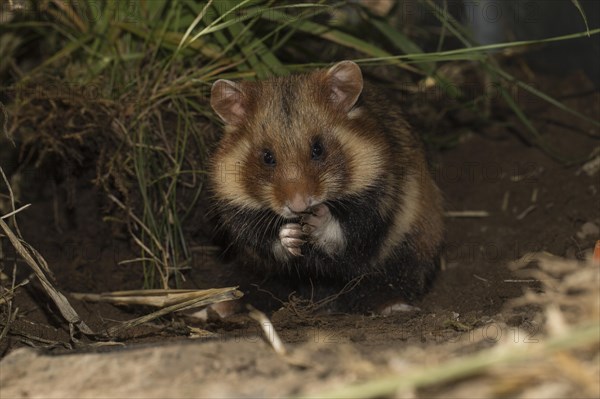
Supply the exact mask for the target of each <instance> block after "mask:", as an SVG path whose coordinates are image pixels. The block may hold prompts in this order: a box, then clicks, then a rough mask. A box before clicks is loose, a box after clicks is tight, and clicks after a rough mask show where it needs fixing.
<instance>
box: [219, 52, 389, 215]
mask: <svg viewBox="0 0 600 399" xmlns="http://www.w3.org/2000/svg"><path fill="white" fill-rule="evenodd" d="M362 90H363V79H362V73H361V71H360V68H359V67H358V65H356V64H355V63H354V62H351V61H342V62H340V63H338V64H335V65H334V66H333V67H331V68H330V69H328V70H317V71H314V72H312V73H310V74H305V75H293V76H288V77H282V78H275V79H271V80H265V81H259V82H232V81H228V80H218V81H216V82H215V83H214V84H213V87H212V92H211V100H210V103H211V106H212V108H213V109H214V111H215V112H216V113H217V115H219V117H220V118H221V119H222V120H223V122H224V123H225V131H224V134H223V138H222V139H221V141H220V143H219V146H218V149H217V150H216V152H215V153H214V154H213V156H212V160H211V180H212V186H213V190H214V195H215V197H216V200H217V201H219V202H221V203H223V204H229V205H235V206H240V207H243V208H246V209H259V210H264V209H266V208H268V209H270V210H272V211H273V212H275V213H276V214H278V215H280V216H282V217H283V218H295V217H297V216H298V215H299V214H301V213H304V212H307V211H309V210H310V208H312V207H314V206H316V205H318V204H321V203H324V202H327V201H334V200H336V199H340V198H343V197H344V196H348V195H353V194H358V193H360V191H361V190H364V189H365V188H367V187H368V186H370V185H371V184H372V183H373V182H374V181H375V179H376V178H377V176H378V175H380V174H381V173H382V164H383V162H384V161H383V159H382V157H381V154H382V153H383V152H384V150H385V143H384V142H383V138H382V137H380V135H377V134H376V133H375V134H374V131H375V130H376V122H375V121H373V120H372V119H370V118H369V117H368V115H366V114H367V112H365V110H364V109H363V108H362V107H360V106H358V105H357V101H358V99H359V96H360V94H361V92H362Z"/></svg>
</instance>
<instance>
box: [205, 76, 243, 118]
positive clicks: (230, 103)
mask: <svg viewBox="0 0 600 399" xmlns="http://www.w3.org/2000/svg"><path fill="white" fill-rule="evenodd" d="M244 100H245V99H244V93H243V91H242V88H241V85H239V84H237V83H235V82H232V81H230V80H225V79H219V80H217V81H216V82H215V83H213V85H212V89H211V91H210V106H211V107H212V109H213V110H215V112H216V113H217V115H219V117H220V118H221V119H223V122H225V123H226V124H228V125H235V124H238V123H240V122H242V121H243V119H244V116H245V115H246V107H245V104H244V103H245V101H244Z"/></svg>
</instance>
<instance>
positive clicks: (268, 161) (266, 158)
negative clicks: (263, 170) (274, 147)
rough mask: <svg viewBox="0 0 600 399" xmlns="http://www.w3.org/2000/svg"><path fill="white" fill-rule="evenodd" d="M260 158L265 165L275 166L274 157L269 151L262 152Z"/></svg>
mask: <svg viewBox="0 0 600 399" xmlns="http://www.w3.org/2000/svg"><path fill="white" fill-rule="evenodd" d="M262 157H263V162H264V163H265V165H269V166H275V155H273V153H272V152H271V150H263V153H262Z"/></svg>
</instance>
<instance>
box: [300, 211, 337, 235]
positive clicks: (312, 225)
mask: <svg viewBox="0 0 600 399" xmlns="http://www.w3.org/2000/svg"><path fill="white" fill-rule="evenodd" d="M330 220H331V212H329V208H328V207H327V205H325V204H319V205H317V206H315V207H314V208H313V209H312V211H311V213H309V214H307V215H304V216H303V217H302V220H301V222H302V223H303V226H302V231H304V232H305V233H306V234H313V235H314V236H319V235H320V233H321V231H322V230H324V228H325V227H326V225H327V223H328V222H329V221H330Z"/></svg>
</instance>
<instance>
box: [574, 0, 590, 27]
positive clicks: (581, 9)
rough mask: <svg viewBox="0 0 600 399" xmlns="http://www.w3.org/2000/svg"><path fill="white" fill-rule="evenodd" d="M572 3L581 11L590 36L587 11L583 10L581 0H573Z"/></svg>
mask: <svg viewBox="0 0 600 399" xmlns="http://www.w3.org/2000/svg"><path fill="white" fill-rule="evenodd" d="M571 3H573V5H574V6H575V7H576V8H577V10H578V11H579V14H580V15H581V18H583V22H584V23H585V30H586V31H587V33H588V36H590V27H589V25H588V21H587V17H586V15H585V11H583V8H582V7H581V4H580V3H579V0H571Z"/></svg>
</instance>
